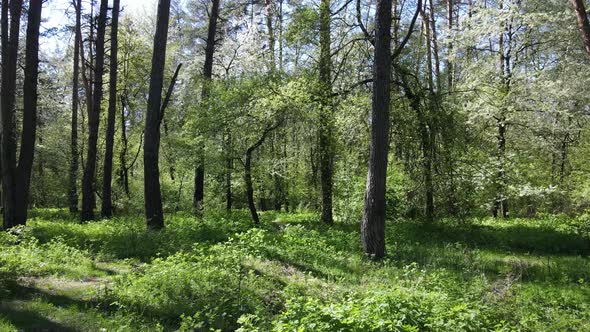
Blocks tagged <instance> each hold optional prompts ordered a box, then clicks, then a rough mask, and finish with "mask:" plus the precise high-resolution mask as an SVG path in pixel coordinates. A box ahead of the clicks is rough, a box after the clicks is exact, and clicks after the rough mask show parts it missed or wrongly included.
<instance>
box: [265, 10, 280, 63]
mask: <svg viewBox="0 0 590 332" xmlns="http://www.w3.org/2000/svg"><path fill="white" fill-rule="evenodd" d="M264 4H265V10H266V29H267V30H268V52H269V53H270V72H271V74H272V75H274V74H275V73H276V70H277V65H276V60H275V34H274V27H273V21H274V6H275V4H274V0H264Z"/></svg>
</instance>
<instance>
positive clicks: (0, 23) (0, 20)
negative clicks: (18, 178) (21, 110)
mask: <svg viewBox="0 0 590 332" xmlns="http://www.w3.org/2000/svg"><path fill="white" fill-rule="evenodd" d="M8 6H9V4H8V0H2V8H1V14H0V39H1V41H2V45H1V46H0V47H1V56H2V59H1V61H0V63H1V64H2V67H1V71H2V77H4V73H5V72H6V70H7V68H6V67H5V64H6V61H7V59H8V21H9V20H8ZM0 85H1V86H0V90H2V92H0V95H1V97H0V117H1V116H2V115H1V112H2V111H1V109H3V108H4V103H3V102H2V101H3V100H4V96H5V94H4V80H2V81H1V82H0ZM0 126H1V124H0ZM2 146H3V143H2V134H1V131H0V185H1V186H0V187H1V188H2V189H0V205H1V207H2V210H1V211H4V203H5V202H4V195H3V192H4V171H3V168H2V163H3V161H2V159H3V158H2V155H3V154H4V152H3V148H2ZM2 219H4V216H2ZM2 226H3V228H4V227H5V226H6V223H4V222H3V225H2Z"/></svg>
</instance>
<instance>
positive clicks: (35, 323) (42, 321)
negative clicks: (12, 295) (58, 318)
mask: <svg viewBox="0 0 590 332" xmlns="http://www.w3.org/2000/svg"><path fill="white" fill-rule="evenodd" d="M0 317H3V318H5V319H6V320H7V321H8V322H9V323H10V324H12V325H14V326H15V327H16V328H17V329H18V330H19V331H47V332H54V331H55V332H58V331H60V332H70V331H72V332H73V331H76V330H75V329H73V328H70V327H67V326H64V325H61V324H58V323H56V322H53V321H51V320H50V319H48V318H47V317H43V316H42V315H40V314H39V313H37V312H34V311H32V310H23V309H15V308H10V307H8V306H7V305H5V304H0Z"/></svg>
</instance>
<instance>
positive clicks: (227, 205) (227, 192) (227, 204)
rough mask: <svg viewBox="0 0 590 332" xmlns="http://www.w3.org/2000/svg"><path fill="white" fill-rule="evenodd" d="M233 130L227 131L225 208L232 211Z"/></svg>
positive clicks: (229, 211)
mask: <svg viewBox="0 0 590 332" xmlns="http://www.w3.org/2000/svg"><path fill="white" fill-rule="evenodd" d="M231 143H232V141H231V132H230V131H229V130H228V131H227V137H226V139H225V209H226V211H227V212H228V213H231V209H232V192H231V191H232V190H231V175H232V168H233V162H232V156H231V149H232V148H231Z"/></svg>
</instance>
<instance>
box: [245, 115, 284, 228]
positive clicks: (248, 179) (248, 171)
mask: <svg viewBox="0 0 590 332" xmlns="http://www.w3.org/2000/svg"><path fill="white" fill-rule="evenodd" d="M280 125H281V122H280V121H277V122H276V123H275V124H274V125H271V126H269V127H266V128H265V129H264V131H263V132H262V136H260V139H258V141H256V143H254V144H253V145H252V146H250V147H249V148H248V149H247V150H246V162H245V163H244V182H245V183H246V198H247V200H248V208H249V209H250V214H251V215H252V221H254V223H255V224H259V223H260V220H259V218H258V212H257V211H256V204H255V203H254V187H253V185H252V153H253V152H254V151H256V149H258V148H259V147H260V146H261V145H262V143H264V141H265V140H266V137H267V136H268V134H270V133H271V132H272V131H273V130H275V129H277V128H278V127H279V126H280ZM263 210H264V209H263Z"/></svg>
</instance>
